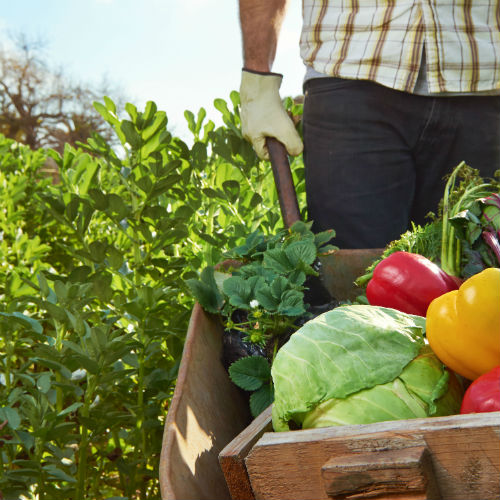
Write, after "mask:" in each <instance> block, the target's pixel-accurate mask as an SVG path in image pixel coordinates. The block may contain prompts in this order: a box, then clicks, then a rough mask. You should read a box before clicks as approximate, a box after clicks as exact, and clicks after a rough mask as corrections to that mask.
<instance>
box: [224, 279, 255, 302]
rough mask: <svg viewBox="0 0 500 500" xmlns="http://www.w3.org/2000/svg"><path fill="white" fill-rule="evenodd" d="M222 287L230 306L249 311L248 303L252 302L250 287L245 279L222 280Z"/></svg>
mask: <svg viewBox="0 0 500 500" xmlns="http://www.w3.org/2000/svg"><path fill="white" fill-rule="evenodd" d="M222 286H223V290H224V293H225V294H226V295H227V296H228V298H229V302H230V304H231V305H233V306H235V307H240V308H242V309H250V306H249V303H250V300H252V287H251V286H250V284H249V283H248V282H247V281H246V280H245V279H243V278H242V277H240V276H231V277H230V278H227V279H226V280H224V283H223V285H222Z"/></svg>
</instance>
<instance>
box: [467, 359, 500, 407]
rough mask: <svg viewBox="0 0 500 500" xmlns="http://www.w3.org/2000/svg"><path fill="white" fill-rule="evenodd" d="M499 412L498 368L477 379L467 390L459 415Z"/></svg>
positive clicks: (499, 376) (499, 379)
mask: <svg viewBox="0 0 500 500" xmlns="http://www.w3.org/2000/svg"><path fill="white" fill-rule="evenodd" d="M488 411H500V366H496V367H495V368H493V369H492V370H490V371H489V372H486V373H485V374H484V375H481V376H480V377H478V378H477V379H476V380H474V382H472V384H471V385H469V387H468V388H467V390H466V391H465V394H464V398H463V400H462V407H461V408H460V413H482V412H488Z"/></svg>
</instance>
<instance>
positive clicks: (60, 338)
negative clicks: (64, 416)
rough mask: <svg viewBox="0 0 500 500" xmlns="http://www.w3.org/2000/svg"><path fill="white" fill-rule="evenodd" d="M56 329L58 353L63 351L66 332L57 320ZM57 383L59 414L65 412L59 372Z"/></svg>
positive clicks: (58, 373) (57, 408)
mask: <svg viewBox="0 0 500 500" xmlns="http://www.w3.org/2000/svg"><path fill="white" fill-rule="evenodd" d="M54 323H55V327H56V350H57V352H59V353H60V352H61V351H62V347H63V339H64V336H65V333H66V330H65V328H64V326H63V325H61V323H59V322H58V321H57V320H55V321H54ZM56 382H57V387H56V410H57V413H60V412H61V411H62V410H63V391H62V388H61V386H60V384H61V382H62V375H61V372H59V371H57V372H56Z"/></svg>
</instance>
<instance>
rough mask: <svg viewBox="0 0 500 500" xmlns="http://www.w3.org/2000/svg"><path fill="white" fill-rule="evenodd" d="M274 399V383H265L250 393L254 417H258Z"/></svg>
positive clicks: (251, 409)
mask: <svg viewBox="0 0 500 500" xmlns="http://www.w3.org/2000/svg"><path fill="white" fill-rule="evenodd" d="M273 401H274V390H273V386H272V384H264V385H263V386H262V387H260V388H259V389H257V391H255V392H254V393H252V394H251V395H250V411H251V413H252V416H253V417H254V418H256V417H258V416H259V415H260V414H261V413H262V412H263V411H264V410H265V409H266V408H267V407H268V406H269V405H270V404H272V402H273Z"/></svg>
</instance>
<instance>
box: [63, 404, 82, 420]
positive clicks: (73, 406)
mask: <svg viewBox="0 0 500 500" xmlns="http://www.w3.org/2000/svg"><path fill="white" fill-rule="evenodd" d="M81 406H83V403H81V402H76V403H73V404H71V405H69V406H68V407H66V408H64V410H62V411H60V412H59V413H58V414H57V416H58V417H64V415H67V414H68V413H73V412H74V411H76V410H78V408H80V407H81Z"/></svg>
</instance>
